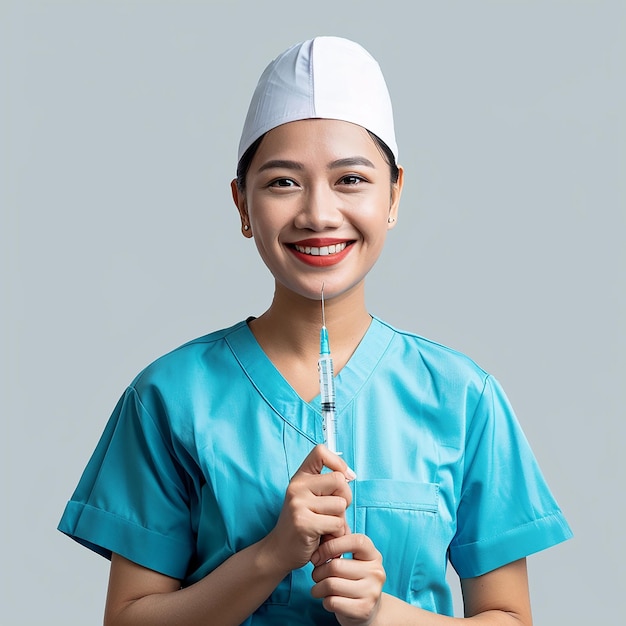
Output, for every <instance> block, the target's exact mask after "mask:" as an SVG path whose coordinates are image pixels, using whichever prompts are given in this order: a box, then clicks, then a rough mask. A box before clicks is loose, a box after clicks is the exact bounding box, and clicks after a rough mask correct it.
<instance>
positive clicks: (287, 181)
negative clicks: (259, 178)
mask: <svg viewBox="0 0 626 626" xmlns="http://www.w3.org/2000/svg"><path fill="white" fill-rule="evenodd" d="M296 186H297V184H296V182H295V181H294V180H292V179H291V178H276V179H275V180H273V181H272V182H270V183H269V185H268V187H275V188H280V189H289V188H290V187H296Z"/></svg>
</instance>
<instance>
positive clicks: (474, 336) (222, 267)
mask: <svg viewBox="0 0 626 626" xmlns="http://www.w3.org/2000/svg"><path fill="white" fill-rule="evenodd" d="M0 7H1V8H0V29H1V30H0V63H1V65H0V72H1V80H2V82H1V87H0V89H1V102H0V104H1V106H2V111H1V116H0V123H1V127H0V129H1V131H0V132H1V133H2V136H1V137H0V146H1V147H0V159H1V163H0V166H1V167H0V172H1V175H2V179H1V180H0V202H1V205H2V211H1V220H2V222H1V224H0V231H1V235H0V236H1V238H2V240H1V242H0V244H1V245H0V251H1V255H2V307H1V309H0V311H1V312H0V315H1V316H2V345H1V354H2V372H1V377H0V378H1V381H2V396H1V398H2V406H1V409H0V410H1V414H2V424H3V427H2V437H1V445H2V449H1V459H2V493H3V500H4V506H3V511H4V513H3V519H2V534H1V536H2V539H1V540H2V551H1V553H2V581H1V584H0V589H1V593H2V599H1V609H0V610H1V611H2V614H1V621H2V624H7V625H11V626H18V625H21V624H29V625H30V624H40V623H48V624H63V625H67V626H70V625H77V626H78V625H80V626H84V625H85V624H97V623H100V620H101V611H102V606H103V602H104V593H105V588H106V579H107V571H108V569H107V563H106V561H105V560H104V559H101V558H100V557H97V556H95V555H93V554H91V553H90V552H88V551H87V550H85V549H83V548H80V547H79V546H78V545H76V544H74V543H73V542H71V541H70V540H69V539H67V538H65V537H64V536H62V535H61V534H60V533H58V532H57V531H56V530H55V527H56V524H57V522H58V519H59V517H60V515H61V512H62V510H63V507H64V505H65V501H66V500H67V498H68V497H69V496H70V494H71V492H72V490H73V488H74V486H75V484H76V482H77V480H78V478H79V475H80V472H81V471H82V468H83V466H84V464H85V463H86V461H87V459H88V457H89V455H90V453H91V451H92V449H93V447H94V446H95V444H96V441H97V438H98V437H99V434H100V432H101V430H102V428H103V426H104V423H105V420H106V419H107V417H108V415H109V413H110V411H111V410H112V408H113V406H114V404H115V402H116V400H117V398H118V396H119V395H120V394H121V392H122V391H123V388H124V387H125V385H126V384H127V383H128V382H129V380H130V379H131V378H132V377H133V376H134V375H135V374H136V373H137V372H138V370H139V369H141V368H142V367H143V366H145V365H146V364H147V363H148V362H149V361H151V360H152V359H153V358H155V357H157V356H158V355H160V354H162V353H163V352H165V351H167V350H169V349H171V348H173V347H175V346H177V345H178V344H180V343H182V342H183V341H185V340H187V339H190V338H192V337H194V336H197V335H201V334H204V333H206V332H208V331H210V330H214V329H217V328H220V327H222V326H225V325H230V324H231V323H234V322H235V321H238V320H240V319H242V318H244V317H245V316H247V315H251V314H259V313H261V312H262V311H263V310H264V309H265V307H266V306H267V305H268V304H269V301H270V295H271V289H272V281H271V279H270V276H269V274H268V273H267V271H266V270H265V268H264V266H263V265H262V263H261V261H260V260H259V259H258V258H257V254H256V251H255V249H254V245H253V244H251V243H250V242H248V241H246V240H244V238H243V237H241V235H240V233H239V223H238V219H237V215H236V211H235V209H234V207H233V206H232V204H231V200H230V195H229V189H228V183H229V181H230V179H231V178H232V176H233V173H234V168H235V158H236V145H237V141H238V138H239V132H240V128H241V125H242V123H243V119H244V115H245V110H246V107H247V103H248V100H249V97H250V95H251V93H252V90H253V87H254V84H255V82H256V79H257V77H258V75H259V74H260V72H261V71H262V69H263V67H264V66H265V64H266V63H267V62H268V61H269V60H270V59H271V58H273V57H274V56H275V55H276V54H277V53H279V52H280V51H281V50H282V49H283V48H285V47H286V46H288V45H290V44H291V43H294V42H296V41H300V40H302V39H306V38H309V37H311V36H314V35H317V34H334V35H342V36H346V37H349V38H353V39H355V40H357V41H359V42H360V43H362V44H363V45H364V46H365V47H366V48H368V49H369V50H370V51H371V52H372V54H373V55H374V56H375V57H376V58H377V59H378V60H379V62H380V64H381V66H382V67H383V70H384V72H385V74H386V77H387V81H388V84H389V88H390V91H391V93H392V98H393V101H394V106H395V112H396V124H397V134H398V139H399V145H400V157H401V158H400V161H401V162H402V163H403V164H404V166H405V168H406V179H407V181H406V187H405V194H404V198H403V202H402V206H401V215H400V220H399V224H398V227H397V228H396V230H395V231H393V232H392V233H391V235H390V238H389V241H388V245H387V248H386V250H385V252H384V254H383V257H382V259H381V260H380V262H379V264H378V266H377V267H376V268H375V270H374V271H373V273H372V275H371V277H370V279H369V291H368V302H369V306H370V310H371V311H372V312H373V313H375V314H377V315H380V316H382V317H383V318H385V319H387V320H388V321H390V322H391V323H393V324H395V325H396V326H399V327H402V328H406V329H409V330H413V331H416V332H418V333H420V334H423V335H426V336H428V337H430V338H432V339H435V340H437V341H440V342H442V343H445V344H448V345H451V346H453V347H455V348H458V349H460V350H462V351H464V352H466V353H468V354H470V355H471V356H472V357H473V358H474V359H475V360H476V361H478V362H479V363H480V364H481V365H482V366H483V367H484V368H486V369H487V370H489V371H491V372H492V373H494V374H495V375H496V376H497V377H498V378H499V379H500V380H501V381H502V383H503V384H504V387H505V389H506V390H507V392H508V394H509V396H510V398H511V400H512V402H513V404H514V406H515V407H516V409H517V413H518V416H519V418H520V420H521V422H522V424H523V426H524V429H525V431H526V433H527V435H528V437H529V439H530V441H531V444H532V445H533V447H534V450H535V452H536V455H537V457H538V458H539V461H540V463H541V465H542V468H543V470H544V473H545V474H546V477H547V478H548V480H549V482H550V484H551V486H552V488H553V490H554V492H555V494H556V496H557V498H558V500H559V502H560V504H561V506H562V508H563V510H564V512H565V514H566V515H567V517H568V519H569V521H570V523H571V525H572V527H573V529H574V532H575V534H576V537H575V539H574V540H573V541H570V542H568V543H566V544H563V545H561V546H558V547H556V548H554V549H552V550H549V551H547V552H545V553H542V554H539V555H536V556H533V557H531V559H530V571H531V584H532V595H533V600H534V612H535V620H536V624H539V625H551V624H568V625H572V624H580V625H583V624H584V625H586V626H588V625H589V624H603V625H604V624H622V623H623V621H622V620H623V611H621V604H622V601H623V595H624V588H625V584H626V581H625V578H626V577H625V570H624V558H625V557H626V550H625V545H624V533H623V532H622V519H623V511H624V503H623V500H622V496H623V493H624V488H623V484H624V478H625V477H626V472H625V469H626V468H625V467H624V438H625V434H626V433H625V427H624V423H625V421H626V420H625V417H626V415H625V411H624V408H623V405H622V402H621V400H622V398H621V396H622V393H623V390H624V370H625V367H624V365H625V364H624V353H625V352H626V342H625V337H624V321H623V320H624V319H626V311H625V308H626V307H625V293H624V267H625V263H624V262H625V258H624V249H625V245H624V244H625V241H624V239H625V237H624V234H625V228H624V226H625V215H626V206H625V204H626V203H625V197H626V194H625V191H626V189H625V182H624V181H625V178H624V167H625V158H624V147H625V145H626V144H625V141H626V136H625V135H626V130H625V129H626V124H625V122H626V119H625V114H624V112H625V111H626V101H625V85H624V76H625V71H626V46H625V43H624V42H625V41H626V32H625V30H626V29H625V19H626V10H625V7H626V5H625V4H624V3H623V2H620V1H615V2H608V1H602V0H595V1H592V0H589V1H582V0H580V1H570V2H568V1H565V0H563V1H556V0H545V1H534V2H533V1H514V0H509V1H500V2H496V1H495V0H494V1H488V0H477V1H469V0H468V1H461V0H459V1H457V2H450V1H438V2H435V1H431V2H425V1H416V2H403V3H402V2H400V3H399V2H381V1H380V0H376V1H375V2H374V1H363V0H360V1H359V2H348V1H345V2H339V1H337V0H334V1H332V2H329V1H326V0H316V1H315V2H310V3H304V2H300V3H298V2H295V1H294V0H290V1H289V2H287V1H281V0H264V1H263V2H226V1H221V2H220V1H209V0H207V1H204V2H202V1H200V0H198V1H195V2H194V1H191V0H177V1H175V0H163V1H154V2H148V1H147V0H144V1H142V0H128V1H124V2H123V1H121V0H120V1H118V2H115V1H110V2H105V1H104V0H100V1H92V0H83V1H80V2H79V1H70V0H66V1H60V0H58V1H47V2H44V1H40V2H37V1H35V0H20V1H17V0H16V1H13V2H11V1H7V0H0ZM620 612H621V613H622V614H621V615H620Z"/></svg>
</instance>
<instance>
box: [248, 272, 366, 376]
mask: <svg viewBox="0 0 626 626" xmlns="http://www.w3.org/2000/svg"><path fill="white" fill-rule="evenodd" d="M320 296H321V294H320ZM324 304H325V307H324V308H325V313H326V328H327V329H328V335H329V339H330V345H331V350H332V352H333V356H334V360H335V367H336V371H339V369H340V367H342V366H343V365H344V364H345V362H346V361H347V360H348V359H349V358H350V355H351V354H352V353H353V352H354V350H355V348H356V347H357V345H358V343H359V342H360V341H361V339H362V338H363V335H364V334H365V332H366V331H367V328H368V327H369V324H370V322H371V317H370V315H369V314H368V312H367V310H366V308H365V293H364V288H363V283H362V282H361V283H360V284H359V285H356V286H355V287H353V288H352V289H351V290H349V291H347V292H344V293H342V294H340V295H338V296H335V297H333V298H330V299H326V298H325V300H324ZM321 326H322V309H321V298H320V299H317V300H312V299H310V298H306V297H304V296H301V295H298V294H296V293H294V292H293V291H289V290H288V289H286V288H284V287H283V286H282V285H280V284H277V285H276V290H275V293H274V298H273V300H272V304H271V306H270V308H269V309H268V310H267V311H266V312H265V313H263V315H261V316H260V317H259V318H257V319H256V320H254V321H253V322H251V323H250V328H251V330H252V332H253V333H254V335H255V337H256V338H257V340H258V341H259V343H260V345H261V347H262V348H263V350H264V351H265V352H266V354H267V355H268V356H269V357H270V359H272V360H273V361H275V360H277V359H278V360H279V359H284V358H291V359H294V360H301V361H310V360H311V359H312V358H313V357H315V359H317V356H316V355H318V354H319V342H320V328H321Z"/></svg>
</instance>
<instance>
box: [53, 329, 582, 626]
mask: <svg viewBox="0 0 626 626" xmlns="http://www.w3.org/2000/svg"><path fill="white" fill-rule="evenodd" d="M313 367H315V365H313ZM336 393H337V402H336V403H337V423H338V447H339V449H340V450H341V451H342V452H343V458H345V460H346V462H347V463H348V464H349V465H350V466H351V467H352V468H353V469H354V470H355V471H356V473H357V476H358V478H357V480H356V481H354V482H353V483H351V485H352V489H353V494H354V499H353V503H352V505H351V507H350V508H349V509H348V511H347V515H348V521H349V524H350V525H351V527H352V530H353V531H354V532H359V533H365V534H366V535H368V536H369V537H370V538H371V539H372V540H373V542H374V544H375V545H376V547H377V549H378V550H379V551H380V552H381V553H382V555H383V564H384V566H385V570H386V573H387V581H386V583H385V588H384V590H385V591H386V592H388V593H391V594H393V595H394V596H397V597H399V598H402V599H403V600H405V601H407V602H409V603H411V604H414V605H417V606H420V607H422V608H424V609H427V610H430V611H434V612H437V613H442V614H449V615H451V614H452V600H451V593H450V590H449V588H448V585H447V583H446V577H445V575H446V567H447V562H448V559H449V560H450V562H451V563H452V565H453V566H454V568H455V569H456V571H457V572H458V574H459V575H460V576H461V577H462V578H467V577H473V576H478V575H480V574H483V573H485V572H488V571H491V570H493V569H495V568H497V567H500V566H502V565H504V564H506V563H509V562H511V561H514V560H516V559H519V558H522V557H525V556H527V555H529V554H531V553H533V552H537V551H539V550H542V549H544V548H547V547H549V546H551V545H554V544H556V543H559V542H561V541H563V540H565V539H567V538H569V537H570V536H571V531H570V529H569V527H568V525H567V522H566V521H565V519H564V517H563V515H562V513H561V511H560V509H559V507H558V506H557V504H556V503H555V501H554V499H553V497H552V495H551V493H550V491H549V489H548V487H547V485H546V484H545V481H544V479H543V477H542V475H541V472H540V470H539V468H538V466H537V462H536V460H535V458H534V456H533V454H532V452H531V450H530V448H529V446H528V443H527V441H526V438H525V437H524V435H523V433H522V431H521V429H520V426H519V424H518V422H517V420H516V418H515V416H514V414H513V411H512V410H511V407H510V406H509V403H508V401H507V399H506V397H505V395H504V393H503V392H502V389H501V388H500V386H499V384H498V383H497V382H496V381H495V380H494V379H493V378H492V377H491V376H489V375H488V374H487V373H485V372H484V371H483V370H481V369H480V368H479V367H478V366H477V365H476V364H475V363H473V362H472V361H471V360H470V359H468V358H467V357H465V356H463V355H462V354H459V353H458V352H455V351H453V350H450V349H448V348H445V347H443V346H441V345H438V344H436V343H433V342H431V341H428V340H426V339H423V338H421V337H418V336H416V335H413V334H409V333H404V332H400V331H397V330H395V329H393V328H391V327H390V326H388V325H387V324H385V323H384V322H382V321H380V320H378V319H373V321H372V323H371V325H370V328H369V329H368V331H367V333H366V335H365V337H364V338H363V340H362V341H361V343H360V344H359V346H358V348H357V349H356V351H355V353H354V354H353V356H352V358H351V359H350V361H349V362H348V363H347V364H346V365H345V367H344V368H343V369H342V370H341V371H340V372H339V374H338V376H337V378H336ZM322 440H323V434H322V420H321V411H320V405H319V398H317V399H315V400H313V401H312V402H310V403H308V402H304V401H303V400H302V399H301V398H300V397H299V396H298V395H297V394H296V392H295V391H294V390H293V389H292V388H291V386H290V385H289V384H288V383H287V382H286V381H285V379H284V378H283V377H282V376H281V374H280V373H279V372H278V370H276V368H275V367H274V366H273V365H272V363H271V362H270V360H269V359H268V358H267V356H266V355H265V354H264V352H263V351H262V349H261V348H260V346H259V344H258V343H257V342H256V340H255V338H254V336H253V334H252V333H251V331H250V329H249V327H248V325H247V323H246V322H241V323H239V324H237V325H235V326H233V327H232V328H229V329H226V330H222V331H219V332H215V333H212V334H210V335H207V336H205V337H202V338H200V339H196V340H195V341H192V342H190V343H187V344H185V345H183V346H181V347H180V348H178V349H176V350H174V351H173V352H171V353H169V354H167V355H165V356H164V357H162V358H160V359H159V360H157V361H156V362H154V363H153V364H151V365H150V366H148V367H147V368H146V369H145V370H144V371H143V372H142V373H141V374H140V375H139V376H138V377H137V378H136V379H135V380H134V381H133V383H132V384H131V385H130V386H129V388H128V389H127V390H126V392H125V394H124V395H123V397H122V398H121V399H120V401H119V403H118V405H117V407H116V408H115V411H114V412H113V415H112V416H111V418H110V420H109V422H108V425H107V427H106V430H105V431H104V434H103V435H102V438H101V440H100V442H99V444H98V446H97V448H96V450H95V452H94V454H93V456H92V458H91V460H90V461H89V464H88V465H87V468H86V469H85V472H84V474H83V476H82V478H81V480H80V483H79V485H78V487H77V489H76V491H75V493H74V495H73V497H72V499H71V501H70V502H69V503H68V505H67V508H66V510H65V513H64V515H63V518H62V520H61V523H60V525H59V529H60V530H61V531H63V532H64V533H66V534H68V535H70V536H71V537H73V538H74V539H76V540H77V541H79V542H80V543H82V544H84V545H86V546H88V547H89V548H91V549H92V550H95V551H96V552H98V553H100V554H102V555H104V556H106V557H110V555H111V552H116V553H118V554H121V555H123V556H124V557H126V558H128V559H130V560H132V561H135V562H137V563H140V564H141V565H143V566H145V567H148V568H150V569H153V570H156V571H159V572H162V573H163V574H166V575H168V576H172V577H174V578H178V579H180V580H182V581H183V585H189V584H191V583H193V582H195V581H197V580H199V579H201V578H203V577H204V576H206V575H207V574H208V573H209V572H211V571H212V570H213V569H215V568H216V567H217V566H218V565H220V563H222V562H223V561H225V560H226V559H227V558H228V557H230V556H231V555H233V554H234V553H236V552H238V551H239V550H241V549H243V548H245V547H246V546H248V545H250V544H252V543H254V542H256V541H258V540H260V539H261V538H262V537H264V536H265V535H267V533H268V532H270V530H271V529H272V528H273V527H274V525H275V523H276V521H277V519H278V515H279V513H280V510H281V507H282V503H283V499H284V494H285V490H286V487H287V485H288V483H289V479H290V477H291V476H292V475H293V474H294V473H295V472H296V470H297V469H298V467H299V466H300V464H301V463H302V461H303V460H304V458H305V457H306V456H307V454H308V453H309V452H310V450H311V449H312V448H313V446H314V445H315V444H317V443H320V442H322ZM311 569H312V566H311V565H310V564H309V565H308V566H306V567H304V568H302V569H300V570H295V571H293V572H292V573H291V574H289V575H288V576H287V577H286V578H285V579H284V580H283V581H282V582H281V584H280V585H279V586H278V587H277V589H276V590H275V591H274V593H272V595H271V596H270V598H269V599H268V600H267V602H265V604H263V605H262V606H261V607H260V608H259V609H258V611H256V612H255V613H254V614H253V615H252V616H251V617H250V618H249V619H248V620H247V621H246V622H244V623H245V624H255V625H264V624H290V625H297V624H336V620H335V617H334V615H332V614H330V613H327V612H326V611H325V610H324V609H323V607H322V606H321V603H320V602H319V601H318V600H314V599H313V598H312V597H311V595H310V589H311V586H312V584H313V583H312V580H311Z"/></svg>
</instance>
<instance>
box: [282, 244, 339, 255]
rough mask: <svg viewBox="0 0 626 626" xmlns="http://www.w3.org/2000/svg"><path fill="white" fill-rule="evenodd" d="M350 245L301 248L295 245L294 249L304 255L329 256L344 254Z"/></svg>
mask: <svg viewBox="0 0 626 626" xmlns="http://www.w3.org/2000/svg"><path fill="white" fill-rule="evenodd" d="M347 245H348V244H347V243H346V242H345V241H344V242H343V243H337V244H332V245H330V246H320V247H316V246H299V245H298V244H294V248H295V249H296V250H297V251H298V252H301V253H302V254H310V255H312V256H328V255H329V254H337V253H338V252H342V251H343V250H345V249H346V246H347Z"/></svg>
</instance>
